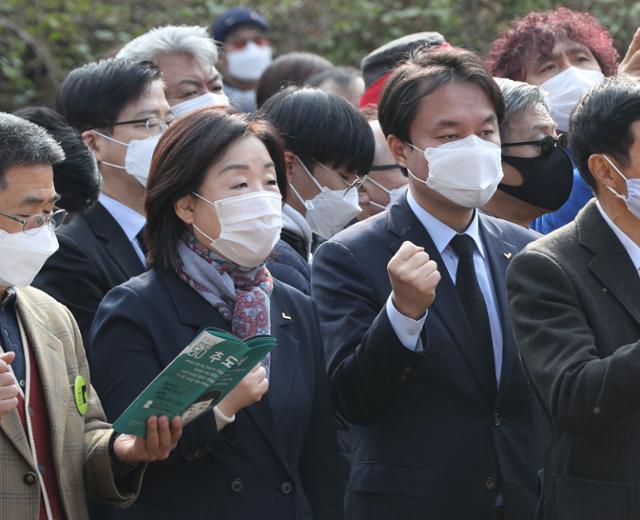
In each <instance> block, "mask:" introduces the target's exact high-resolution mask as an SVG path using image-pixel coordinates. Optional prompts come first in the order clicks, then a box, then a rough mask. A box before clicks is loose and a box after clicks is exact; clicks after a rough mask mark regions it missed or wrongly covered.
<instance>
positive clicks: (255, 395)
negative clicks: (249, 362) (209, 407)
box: [218, 364, 269, 417]
mask: <svg viewBox="0 0 640 520" xmlns="http://www.w3.org/2000/svg"><path fill="white" fill-rule="evenodd" d="M268 389H269V380H268V379H267V371H266V370H265V368H264V367H263V366H262V365H261V364H258V365H256V366H255V368H254V369H253V370H252V371H251V372H249V373H248V374H247V375H246V376H244V378H243V379H242V381H240V382H239V383H238V384H237V386H236V387H235V388H234V389H233V390H231V392H229V393H228V394H227V396H226V397H225V398H224V399H223V400H222V401H220V402H219V403H218V410H220V412H222V413H223V414H224V415H226V416H227V417H233V416H234V415H235V414H236V412H239V411H240V410H242V409H243V408H246V407H247V406H249V405H252V404H253V403H256V402H258V401H260V399H262V396H263V395H264V394H265V393H266V392H267V390H268Z"/></svg>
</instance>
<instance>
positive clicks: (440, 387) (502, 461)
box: [312, 50, 541, 520]
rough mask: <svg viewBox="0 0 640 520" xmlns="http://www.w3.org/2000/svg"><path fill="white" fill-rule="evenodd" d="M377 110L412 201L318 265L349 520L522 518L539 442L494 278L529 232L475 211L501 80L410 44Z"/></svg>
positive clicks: (370, 223)
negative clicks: (343, 427)
mask: <svg viewBox="0 0 640 520" xmlns="http://www.w3.org/2000/svg"><path fill="white" fill-rule="evenodd" d="M379 114H380V124H381V126H382V129H383V131H384V132H385V135H387V142H388V144H389V148H390V149H391V152H392V153H393V155H394V157H395V159H396V162H397V163H398V164H399V165H400V166H402V167H403V168H405V169H406V170H407V171H408V173H409V177H410V183H409V191H408V193H407V196H406V197H403V198H402V199H401V200H400V201H399V202H397V203H395V204H393V205H392V206H391V207H390V208H389V209H388V210H387V211H385V212H383V213H381V214H379V215H376V216H374V217H372V218H370V219H368V220H366V221H364V222H361V223H358V224H356V225H354V226H352V227H350V228H348V229H347V230H345V231H343V232H341V233H340V234H338V235H336V236H335V237H334V238H333V239H331V240H330V241H328V242H327V243H326V244H324V245H323V246H321V247H320V248H319V249H318V251H317V253H316V256H315V258H314V262H313V276H312V281H313V296H314V299H315V301H316V305H317V307H318V312H319V316H320V320H321V326H322V333H323V340H324V343H325V348H326V351H327V363H328V367H329V376H330V383H331V387H332V393H333V398H334V402H335V405H336V407H337V410H338V411H339V412H340V413H341V414H342V415H343V416H344V417H345V418H346V419H347V420H348V421H350V422H351V423H352V424H353V425H354V427H353V435H352V439H353V452H352V472H351V477H350V481H349V484H348V490H347V497H346V515H347V517H348V518H350V519H355V520H358V519H365V518H366V519H367V520H377V519H380V520H382V519H385V520H386V519H388V518H402V519H404V520H411V519H420V520H423V519H426V518H438V519H441V518H452V519H453V518H455V519H458V518H474V519H495V518H504V517H506V518H508V519H509V520H515V519H523V520H524V519H530V518H532V517H533V515H534V511H535V502H536V497H537V490H538V482H537V473H536V471H537V469H538V468H539V467H540V466H541V457H540V456H539V452H540V451H541V449H540V448H539V446H538V444H539V443H538V439H537V437H536V433H535V428H534V421H533V417H534V410H533V404H534V402H533V398H532V396H531V394H530V391H529V389H528V386H527V383H526V380H525V378H524V375H523V372H522V368H521V365H520V362H519V359H518V356H517V352H516V349H515V344H514V341H513V338H512V335H511V324H510V320H509V314H508V309H507V304H506V293H505V288H504V275H505V272H506V269H507V265H508V263H509V260H510V258H511V257H512V256H513V255H515V254H516V253H517V252H518V250H520V248H522V247H524V245H525V244H526V243H528V242H529V241H530V240H532V238H534V235H533V234H532V233H531V232H530V231H527V230H525V229H523V228H520V227H518V226H515V225H512V224H510V223H507V222H505V221H502V220H498V219H494V218H492V217H488V216H485V215H480V214H479V212H478V211H476V209H475V208H478V207H480V206H482V205H483V204H484V203H486V200H488V198H490V197H491V196H492V195H493V193H494V192H495V189H496V186H497V184H498V183H499V182H500V179H501V177H502V172H501V169H500V147H499V144H500V138H499V134H498V124H499V122H500V121H501V120H502V117H503V115H504V103H503V100H502V96H501V93H500V89H499V88H498V86H497V85H496V84H495V82H494V81H493V79H492V78H491V76H490V75H489V74H488V73H487V71H486V70H485V68H484V65H483V64H482V61H481V60H480V58H479V57H478V56H476V55H475V54H473V53H470V52H468V51H463V50H450V51H436V52H432V53H426V52H421V53H418V54H416V55H414V56H413V57H412V58H411V59H410V60H408V61H407V62H406V63H405V64H403V65H401V66H400V67H398V69H396V71H395V72H394V73H393V74H392V75H391V77H390V78H389V80H388V83H387V86H386V88H385V91H384V93H383V95H382V99H381V102H380V108H379ZM425 149H426V152H423V150H425ZM425 159H426V160H425ZM425 179H426V180H425Z"/></svg>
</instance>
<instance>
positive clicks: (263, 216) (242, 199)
mask: <svg viewBox="0 0 640 520" xmlns="http://www.w3.org/2000/svg"><path fill="white" fill-rule="evenodd" d="M193 195H195V196H196V197H198V198H199V199H202V200H203V201H205V202H206V203H207V204H210V205H211V206H213V207H214V208H215V210H216V215H217V217H218V221H219V222H220V236H218V238H211V237H210V236H209V235H207V234H206V233H205V232H204V231H202V230H201V229H200V228H199V227H198V226H197V225H196V224H195V223H194V224H193V227H194V228H195V229H196V230H198V231H199V232H200V233H201V234H202V235H204V236H205V237H207V238H208V239H209V240H210V241H211V242H210V244H209V248H210V249H211V250H213V251H215V252H217V253H220V254H221V255H222V256H224V257H225V258H227V259H229V260H231V261H232V262H234V263H235V264H237V265H239V266H242V267H247V268H254V267H257V266H259V265H260V264H262V263H264V261H265V260H266V259H267V257H268V256H269V255H270V254H271V251H272V250H273V248H274V247H275V245H276V243H277V242H278V240H280V231H281V230H282V196H281V195H280V193H276V192H273V191H254V192H251V193H246V194H244V195H238V196H236V197H228V198H226V199H220V200H216V201H214V202H211V201H210V200H207V199H205V198H204V197H203V196H202V195H200V194H198V193H195V192H193Z"/></svg>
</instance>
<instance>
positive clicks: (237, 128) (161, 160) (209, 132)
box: [145, 108, 287, 269]
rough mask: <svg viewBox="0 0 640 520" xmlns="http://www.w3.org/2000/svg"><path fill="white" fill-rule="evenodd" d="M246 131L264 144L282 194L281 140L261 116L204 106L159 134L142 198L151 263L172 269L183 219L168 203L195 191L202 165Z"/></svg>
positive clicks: (208, 165)
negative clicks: (233, 112) (144, 194)
mask: <svg viewBox="0 0 640 520" xmlns="http://www.w3.org/2000/svg"><path fill="white" fill-rule="evenodd" d="M250 135H252V136H255V137H257V138H258V139H259V140H260V141H262V143H263V144H264V145H265V147H266V148H267V150H268V152H269V155H270V156H271V159H272V160H273V162H274V164H275V170H276V175H277V180H278V187H279V188H280V193H281V194H282V198H283V199H284V198H285V196H286V189H287V187H286V186H287V181H286V171H285V165H284V155H283V154H284V152H283V147H282V141H281V139H280V136H279V135H278V132H277V131H276V130H275V128H273V126H272V125H271V123H269V122H268V121H266V120H265V119H263V118H260V117H256V116H250V115H247V114H231V113H229V112H227V111H224V110H220V109H215V108H207V109H203V110H200V111H197V112H194V113H193V114H189V115H187V116H185V117H182V118H179V119H178V120H177V121H176V122H175V123H174V124H173V125H171V127H169V129H168V130H167V131H166V132H165V133H164V134H163V136H162V137H161V138H160V141H159V142H158V145H157V146H156V149H155V151H154V153H153V160H152V162H151V172H150V174H149V179H148V183H147V198H146V201H145V210H146V214H147V226H146V232H145V237H146V243H147V247H148V250H149V255H148V260H149V262H150V263H151V264H153V265H154V266H157V267H162V268H173V269H177V268H178V265H179V260H178V240H179V239H180V236H181V235H182V233H183V232H184V230H185V224H184V222H183V221H182V220H180V218H179V217H178V216H177V215H176V212H175V208H174V204H175V203H176V202H177V201H178V200H179V199H181V198H182V197H184V196H185V195H189V194H191V193H193V192H197V191H198V190H199V189H200V187H201V186H202V184H203V182H204V181H205V179H206V176H207V172H208V170H209V169H210V168H211V166H213V165H214V164H215V163H216V162H217V161H219V160H220V159H221V158H222V156H223V155H224V154H225V152H226V151H227V149H228V148H229V146H231V145H232V144H233V143H234V142H235V141H236V140H238V139H240V138H242V137H246V136H250Z"/></svg>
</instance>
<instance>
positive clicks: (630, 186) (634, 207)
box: [602, 155, 640, 220]
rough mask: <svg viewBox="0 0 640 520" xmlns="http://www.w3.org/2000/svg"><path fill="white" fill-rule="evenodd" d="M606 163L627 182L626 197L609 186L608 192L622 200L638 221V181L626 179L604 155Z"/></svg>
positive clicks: (639, 203)
mask: <svg viewBox="0 0 640 520" xmlns="http://www.w3.org/2000/svg"><path fill="white" fill-rule="evenodd" d="M602 157H604V158H605V159H606V160H607V162H608V163H609V164H610V165H611V166H613V168H614V169H615V171H616V172H618V174H619V175H620V177H622V178H623V179H624V180H625V181H626V182H627V196H626V197H623V196H622V195H621V194H620V193H618V192H617V191H616V190H614V189H613V188H612V187H611V186H607V188H609V191H610V192H611V193H613V194H614V195H615V196H616V197H618V198H620V199H622V200H624V202H625V204H626V205H627V208H628V209H629V211H630V212H631V214H632V215H633V216H634V217H636V218H637V219H638V220H640V179H628V178H627V177H625V176H624V174H623V173H622V172H621V171H620V170H619V169H618V167H617V166H616V165H615V164H613V161H612V160H611V159H609V158H608V157H607V156H606V155H603V156H602Z"/></svg>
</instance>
